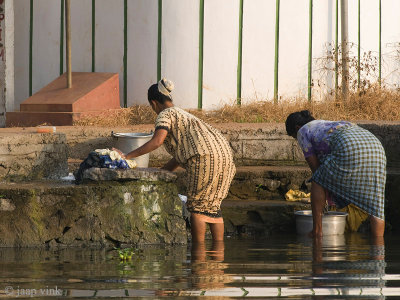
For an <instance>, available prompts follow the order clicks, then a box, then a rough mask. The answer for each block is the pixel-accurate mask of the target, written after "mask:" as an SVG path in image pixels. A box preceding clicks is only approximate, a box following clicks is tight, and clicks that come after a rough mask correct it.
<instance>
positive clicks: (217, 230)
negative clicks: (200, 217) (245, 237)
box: [209, 223, 224, 241]
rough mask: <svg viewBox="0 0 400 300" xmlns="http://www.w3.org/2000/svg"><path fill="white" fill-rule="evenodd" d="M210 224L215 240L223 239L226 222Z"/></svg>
mask: <svg viewBox="0 0 400 300" xmlns="http://www.w3.org/2000/svg"><path fill="white" fill-rule="evenodd" d="M209 225H210V231H211V235H212V239H213V241H223V240H224V223H210V224H209Z"/></svg>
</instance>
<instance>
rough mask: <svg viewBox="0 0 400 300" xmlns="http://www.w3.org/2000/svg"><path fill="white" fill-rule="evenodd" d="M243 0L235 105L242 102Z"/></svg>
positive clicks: (241, 0) (240, 18)
mask: <svg viewBox="0 0 400 300" xmlns="http://www.w3.org/2000/svg"><path fill="white" fill-rule="evenodd" d="M243 1H244V0H240V2H239V46H238V67H237V96H236V102H237V105H241V103H242V42H243Z"/></svg>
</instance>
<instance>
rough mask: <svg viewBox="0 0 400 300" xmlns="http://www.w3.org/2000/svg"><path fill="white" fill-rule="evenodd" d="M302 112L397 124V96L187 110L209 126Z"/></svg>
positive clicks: (143, 118) (144, 112) (94, 122)
mask: <svg viewBox="0 0 400 300" xmlns="http://www.w3.org/2000/svg"><path fill="white" fill-rule="evenodd" d="M303 109H308V110H310V111H311V112H312V113H313V115H314V117H315V118H317V119H325V120H349V121H357V120H375V121H400V93H399V92H396V91H391V90H385V89H380V88H379V87H372V88H370V89H368V90H367V91H364V92H362V93H361V94H360V93H352V94H351V95H349V97H348V100H347V101H341V100H325V101H321V102H312V103H309V102H308V101H307V100H306V99H295V100H294V99H286V100H283V101H281V103H279V104H277V105H275V104H274V103H273V102H272V101H260V102H253V103H250V104H245V105H242V106H237V105H225V106H223V107H222V108H220V109H218V110H212V111H204V110H190V112H191V113H192V114H194V115H196V116H198V117H199V118H201V119H203V120H205V121H207V122H209V123H229V122H240V123H262V122H285V120H286V117H287V116H288V114H290V113H291V112H294V111H299V110H303ZM155 118H156V115H155V113H154V112H153V111H152V110H151V108H150V106H138V105H135V106H132V107H129V108H124V109H120V110H116V111H107V112H105V113H103V114H102V115H100V116H96V117H87V118H84V119H81V120H80V121H78V122H76V125H80V126H126V125H137V124H151V123H154V121H155Z"/></svg>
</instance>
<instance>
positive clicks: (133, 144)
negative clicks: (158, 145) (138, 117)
mask: <svg viewBox="0 0 400 300" xmlns="http://www.w3.org/2000/svg"><path fill="white" fill-rule="evenodd" d="M111 136H112V137H113V138H114V147H115V148H117V149H119V150H121V151H122V152H124V153H129V152H131V151H133V150H135V149H137V148H139V147H140V146H142V145H144V144H145V143H147V142H148V141H150V140H151V138H152V137H153V134H152V133H113V132H112V133H111ZM135 160H136V162H137V165H138V167H139V168H147V167H148V166H149V154H145V155H142V156H139V157H136V158H135Z"/></svg>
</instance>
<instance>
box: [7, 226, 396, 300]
mask: <svg viewBox="0 0 400 300" xmlns="http://www.w3.org/2000/svg"><path fill="white" fill-rule="evenodd" d="M399 241H400V238H397V236H392V237H389V240H388V239H386V245H387V248H386V249H385V241H384V240H383V239H374V240H370V239H369V237H368V236H363V235H360V234H352V235H346V236H330V237H328V236H327V237H323V238H322V239H321V240H316V241H313V240H312V239H310V238H305V237H299V236H279V237H268V238H267V239H263V240H260V239H254V240H249V239H247V240H240V239H228V240H226V241H225V243H223V242H219V243H211V242H210V241H208V242H207V243H197V244H193V245H192V246H191V247H188V248H187V247H186V246H179V245H175V246H173V247H163V246H156V247H146V248H143V249H141V251H139V252H138V253H139V254H138V255H137V256H136V257H135V258H134V259H133V260H132V261H131V262H129V263H121V262H120V261H119V260H118V259H117V260H116V259H114V258H111V257H110V254H111V253H112V251H106V250H104V249H103V250H93V249H92V250H90V249H58V250H43V249H42V250H38V249H0V270H1V273H0V298H1V297H4V298H12V297H16V293H17V289H19V292H21V291H22V292H26V290H28V291H30V290H32V289H36V290H37V291H40V288H43V287H45V288H46V287H48V288H49V289H53V290H55V289H56V288H57V289H58V290H57V291H62V295H61V297H70V298H74V297H117V298H126V297H144V298H152V297H172V298H179V297H200V296H210V297H222V298H230V297H271V298H276V297H283V298H284V297H288V298H289V297H294V298H303V297H316V298H318V297H319V298H324V297H326V296H329V297H330V296H334V298H335V299H336V298H343V299H345V298H349V297H352V298H360V299H363V298H367V297H368V298H373V299H375V298H376V299H382V298H384V297H390V296H393V297H399V296H400V275H399V274H400V264H399V261H400V257H399V256H400V251H399V250H400V243H399ZM388 245H389V246H388ZM10 286H11V287H13V288H14V294H9V290H8V291H7V290H6V287H10ZM29 289H30V290H29ZM43 296H46V295H43Z"/></svg>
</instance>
